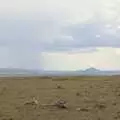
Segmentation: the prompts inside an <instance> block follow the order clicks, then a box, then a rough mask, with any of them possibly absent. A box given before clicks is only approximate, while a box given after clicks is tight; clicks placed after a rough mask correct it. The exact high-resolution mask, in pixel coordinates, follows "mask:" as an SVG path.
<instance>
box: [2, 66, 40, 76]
mask: <svg viewBox="0 0 120 120" xmlns="http://www.w3.org/2000/svg"><path fill="white" fill-rule="evenodd" d="M15 75H39V71H37V70H29V69H20V68H0V76H15Z"/></svg>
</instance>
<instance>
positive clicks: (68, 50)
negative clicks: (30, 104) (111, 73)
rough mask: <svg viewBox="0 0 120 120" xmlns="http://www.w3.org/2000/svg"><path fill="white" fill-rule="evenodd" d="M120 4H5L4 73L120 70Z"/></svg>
mask: <svg viewBox="0 0 120 120" xmlns="http://www.w3.org/2000/svg"><path fill="white" fill-rule="evenodd" d="M119 13H120V1H119V0H84V1H83V0H4V1H2V0H1V1H0V68H7V67H12V68H25V69H41V70H63V71H65V70H66V71H67V70H80V69H86V68H89V67H95V68H98V69H104V70H120V14H119Z"/></svg>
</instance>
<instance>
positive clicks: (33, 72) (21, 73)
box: [0, 67, 120, 76]
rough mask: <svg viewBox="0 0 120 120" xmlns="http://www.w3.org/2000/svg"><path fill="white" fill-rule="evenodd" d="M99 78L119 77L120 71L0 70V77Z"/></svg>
mask: <svg viewBox="0 0 120 120" xmlns="http://www.w3.org/2000/svg"><path fill="white" fill-rule="evenodd" d="M47 75H49V76H81V75H85V76H100V75H120V71H102V70H99V69H96V68H93V67H91V68H87V69H86V70H77V71H45V70H29V69H19V68H0V76H47Z"/></svg>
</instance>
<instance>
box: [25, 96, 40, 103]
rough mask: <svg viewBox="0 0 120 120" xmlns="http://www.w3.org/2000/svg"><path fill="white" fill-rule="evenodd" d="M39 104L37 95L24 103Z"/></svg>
mask: <svg viewBox="0 0 120 120" xmlns="http://www.w3.org/2000/svg"><path fill="white" fill-rule="evenodd" d="M38 104H39V103H38V100H37V99H36V98H35V97H33V98H32V100H31V101H27V102H25V103H24V105H38Z"/></svg>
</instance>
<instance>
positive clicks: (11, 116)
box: [0, 76, 120, 120]
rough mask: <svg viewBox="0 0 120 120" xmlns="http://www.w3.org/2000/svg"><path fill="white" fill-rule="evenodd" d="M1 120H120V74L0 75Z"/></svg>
mask: <svg viewBox="0 0 120 120" xmlns="http://www.w3.org/2000/svg"><path fill="white" fill-rule="evenodd" d="M33 98H34V99H35V100H36V101H37V103H34V101H33ZM60 99H61V100H64V101H66V103H67V104H66V105H67V108H58V107H57V106H53V105H51V104H53V103H55V102H56V101H58V100H60ZM32 102H33V104H32ZM0 120H120V76H111V77H84V76H81V77H63V78H62V77H30V78H27V77H26V78H22V77H21V78H19V77H13V78H12V77H11V78H7V77H6V78H0Z"/></svg>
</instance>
